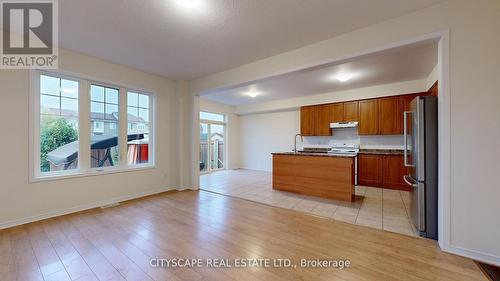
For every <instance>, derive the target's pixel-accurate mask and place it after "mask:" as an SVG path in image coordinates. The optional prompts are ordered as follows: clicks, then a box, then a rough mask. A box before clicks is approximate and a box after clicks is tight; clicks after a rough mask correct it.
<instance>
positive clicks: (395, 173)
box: [382, 155, 410, 191]
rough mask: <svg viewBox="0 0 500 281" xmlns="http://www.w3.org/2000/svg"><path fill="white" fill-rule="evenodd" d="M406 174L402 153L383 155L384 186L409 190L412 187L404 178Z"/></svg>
mask: <svg viewBox="0 0 500 281" xmlns="http://www.w3.org/2000/svg"><path fill="white" fill-rule="evenodd" d="M406 174H407V169H406V168H405V167H404V160H403V156H402V155H384V156H382V187H384V188H391V189H398V190H406V191H409V190H410V187H409V186H408V185H407V184H406V183H405V182H404V180H403V177H404V176H405V175H406Z"/></svg>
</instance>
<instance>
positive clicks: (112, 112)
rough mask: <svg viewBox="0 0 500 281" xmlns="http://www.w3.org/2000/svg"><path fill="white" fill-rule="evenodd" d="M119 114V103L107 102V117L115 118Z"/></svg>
mask: <svg viewBox="0 0 500 281" xmlns="http://www.w3.org/2000/svg"><path fill="white" fill-rule="evenodd" d="M116 116H118V105H114V104H108V103H106V119H109V120H115V119H116Z"/></svg>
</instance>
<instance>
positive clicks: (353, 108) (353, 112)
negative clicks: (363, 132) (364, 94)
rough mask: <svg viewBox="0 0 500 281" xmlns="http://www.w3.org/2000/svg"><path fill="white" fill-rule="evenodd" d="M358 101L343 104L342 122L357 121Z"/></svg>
mask: <svg viewBox="0 0 500 281" xmlns="http://www.w3.org/2000/svg"><path fill="white" fill-rule="evenodd" d="M358 107H359V102H358V101H351V102H344V121H345V122H352V121H358Z"/></svg>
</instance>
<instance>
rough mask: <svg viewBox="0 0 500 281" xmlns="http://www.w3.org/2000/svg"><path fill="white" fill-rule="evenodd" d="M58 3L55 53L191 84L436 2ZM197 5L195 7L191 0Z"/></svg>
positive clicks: (231, 0)
mask: <svg viewBox="0 0 500 281" xmlns="http://www.w3.org/2000/svg"><path fill="white" fill-rule="evenodd" d="M176 1H193V0H147V1H146V0H142V1H140V0H105V1H103V0H84V1H82V0H64V1H59V10H60V12H59V15H60V16H59V34H60V36H59V42H60V45H61V47H63V48H67V49H70V50H75V51H78V52H81V53H85V54H89V55H92V56H95V57H98V58H102V59H106V60H109V61H112V62H114V63H118V64H122V65H127V66H130V67H134V68H137V69H140V70H143V71H146V72H149V73H155V74H159V75H162V76H166V77H170V78H175V79H193V78H198V77H201V76H205V75H208V74H213V73H216V72H219V71H222V70H226V69H229V68H232V67H236V66H239V65H242V64H245V63H249V62H252V61H255V60H258V59H262V58H266V57H269V56H273V55H276V54H279V53H282V52H285V51H288V50H292V49H295V48H299V47H302V46H305V45H309V44H311V43H314V42H317V41H321V40H324V39H327V38H330V37H333V36H335V35H339V34H342V33H346V32H349V31H352V30H355V29H358V28H361V27H364V26H368V25H371V24H374V23H377V22H380V21H384V20H387V19H390V18H393V17H397V16H399V15H403V14H405V13H409V12H412V11H415V10H418V9H421V8H424V7H427V6H430V5H433V4H436V3H439V2H443V0H376V1H373V0H307V1H305V0H201V1H204V2H205V5H204V7H201V8H200V9H192V10H186V9H181V8H180V7H179V5H176ZM197 1H200V0H197Z"/></svg>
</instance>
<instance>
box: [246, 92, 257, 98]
mask: <svg viewBox="0 0 500 281" xmlns="http://www.w3.org/2000/svg"><path fill="white" fill-rule="evenodd" d="M247 95H248V96H249V97H251V98H255V97H257V96H258V95H259V93H257V91H250V92H248V93H247Z"/></svg>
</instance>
